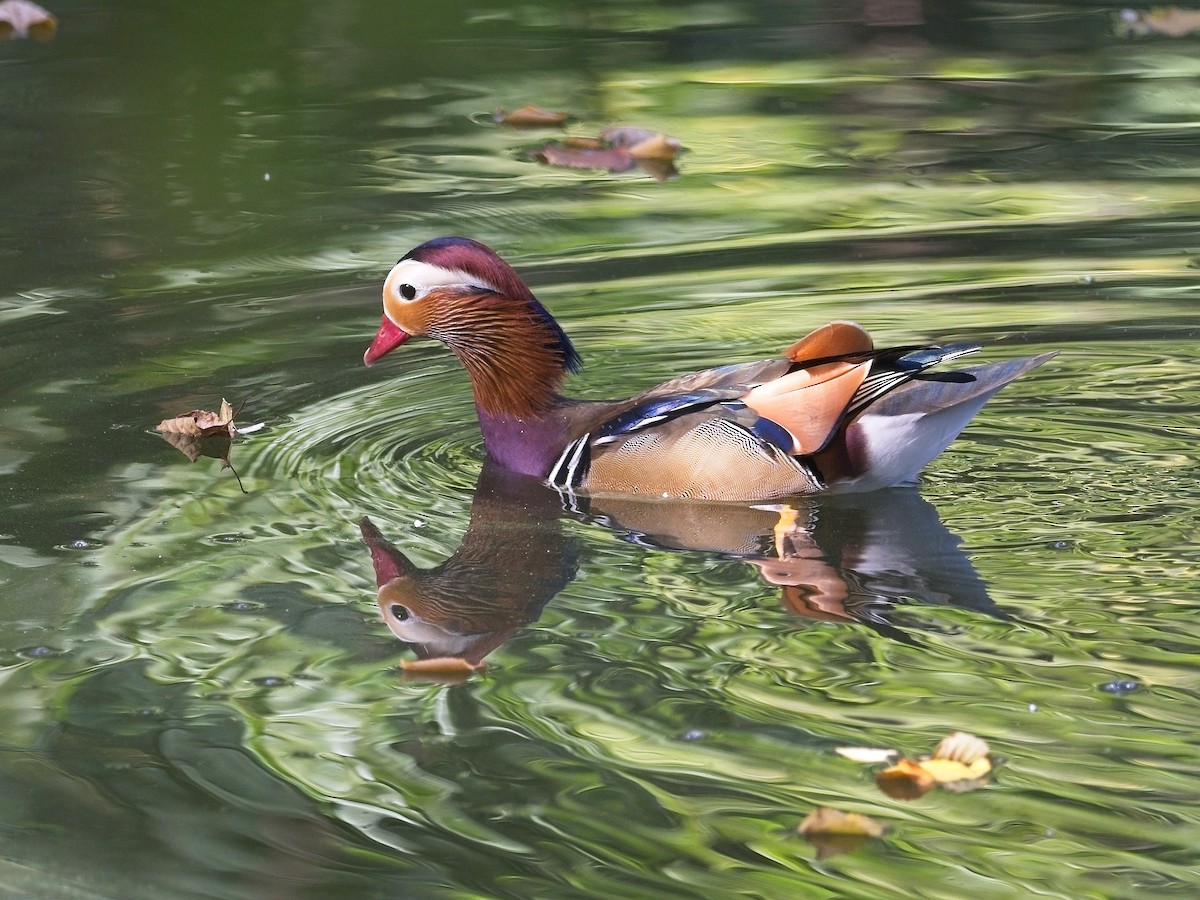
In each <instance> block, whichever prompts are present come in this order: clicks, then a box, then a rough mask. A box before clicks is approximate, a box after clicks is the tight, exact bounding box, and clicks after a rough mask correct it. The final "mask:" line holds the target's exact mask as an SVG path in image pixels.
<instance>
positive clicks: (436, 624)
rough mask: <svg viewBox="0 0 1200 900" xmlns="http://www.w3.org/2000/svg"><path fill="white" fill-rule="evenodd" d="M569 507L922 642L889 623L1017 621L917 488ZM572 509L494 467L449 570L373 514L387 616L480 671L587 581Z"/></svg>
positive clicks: (422, 646)
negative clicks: (898, 613) (778, 501)
mask: <svg viewBox="0 0 1200 900" xmlns="http://www.w3.org/2000/svg"><path fill="white" fill-rule="evenodd" d="M568 506H569V507H570V512H571V513H573V514H574V515H576V516H578V517H579V518H582V519H583V520H585V521H587V522H590V523H594V524H599V525H603V526H604V527H607V528H610V529H613V530H616V531H619V532H621V533H623V534H624V535H625V538H626V540H628V541H630V542H633V543H636V544H640V545H642V546H648V547H653V548H657V549H663V550H673V551H700V552H704V553H709V554H713V555H716V556H719V557H723V558H728V559H735V560H738V561H741V562H745V563H746V564H747V565H749V566H752V567H754V568H755V569H756V570H757V572H758V574H759V576H760V577H761V578H762V579H763V581H765V582H766V583H767V584H769V585H775V586H778V587H779V589H780V597H781V600H782V602H783V604H784V606H785V607H786V608H787V609H789V610H791V611H792V612H794V613H796V614H797V615H798V616H803V617H804V618H807V619H811V620H815V621H825V622H843V623H854V624H863V625H868V626H870V627H872V628H874V629H875V630H876V631H878V632H880V633H881V634H884V635H887V636H889V637H892V638H895V639H897V640H902V641H906V642H909V643H911V642H912V638H911V637H909V636H908V635H906V634H905V632H904V631H902V630H901V629H900V628H898V627H896V625H895V624H894V623H892V622H891V621H890V619H889V616H890V614H891V613H892V612H893V611H894V609H895V607H896V606H897V605H898V604H901V603H905V604H911V603H924V604H931V605H954V606H959V607H964V608H968V609H973V610H975V611H977V612H983V613H986V614H988V615H992V616H997V617H1004V614H1003V613H1002V612H1001V611H1000V610H999V609H998V608H997V607H995V605H994V604H993V603H992V600H991V598H990V597H989V596H988V593H987V588H986V587H985V585H984V583H983V581H982V580H981V579H980V578H979V576H978V574H977V573H976V572H975V570H974V568H973V567H972V565H971V563H970V561H969V560H968V559H967V557H966V555H965V554H964V553H963V552H962V550H961V549H960V548H959V543H960V540H959V538H958V537H956V536H955V535H954V534H952V533H951V532H950V531H949V530H948V529H947V528H946V526H945V525H944V524H942V521H941V519H940V518H939V516H938V514H937V511H936V510H935V509H934V507H933V506H932V505H931V504H930V503H928V502H927V501H926V500H924V499H923V498H922V497H921V496H920V495H919V494H918V493H917V491H915V490H912V489H895V490H889V491H878V492H875V493H871V494H859V495H850V496H845V497H825V498H821V499H820V500H813V501H807V502H803V503H799V502H797V503H796V504H794V505H773V506H739V505H734V504H728V505H718V504H686V503H659V502H641V501H637V500H630V499H624V498H622V499H614V498H572V501H571V503H570V504H568ZM563 517H564V508H563V504H561V503H560V500H559V497H558V496H557V495H556V494H555V493H553V492H551V491H548V490H547V489H546V488H545V486H544V485H542V484H541V483H540V482H538V481H535V480H532V479H529V478H526V477H524V476H520V475H515V474H513V473H511V472H507V471H504V470H502V469H499V468H497V467H495V466H492V465H490V464H487V465H485V466H484V468H483V471H482V473H481V474H480V477H479V482H478V484H477V485H476V489H475V497H474V500H473V502H472V505H471V517H470V524H469V526H468V528H467V532H466V534H465V535H464V536H463V539H462V543H461V544H460V545H459V547H458V550H457V551H455V553H454V555H453V556H451V557H450V558H449V559H447V560H446V561H445V562H443V563H442V564H441V565H439V566H436V567H434V568H432V569H420V568H417V567H416V566H414V565H413V564H412V562H411V561H410V560H409V559H408V558H407V557H406V556H405V555H404V554H403V553H402V552H401V551H400V550H399V549H398V548H397V547H396V546H395V545H394V544H392V543H389V542H388V541H387V540H385V539H384V537H383V535H382V534H381V533H380V531H379V530H378V528H376V526H375V525H374V524H373V523H372V522H371V520H370V519H369V518H364V519H363V520H362V523H361V530H362V537H363V542H364V543H365V544H366V546H367V548H368V549H369V550H370V552H371V560H372V564H373V566H374V569H375V576H376V583H377V585H378V587H379V594H378V603H379V609H380V612H381V613H382V615H383V618H384V621H385V622H386V623H387V625H388V627H389V628H390V629H391V630H392V632H393V633H394V634H395V635H396V636H397V637H398V638H400V640H402V641H404V642H405V643H406V644H408V645H409V646H410V647H411V648H412V649H413V651H414V652H415V653H416V655H417V657H418V658H419V659H434V658H438V657H449V658H453V659H457V660H465V661H466V662H467V663H469V664H471V665H472V666H477V665H478V664H479V663H481V662H482V660H483V659H484V657H486V656H487V655H488V654H489V653H491V652H492V651H493V650H495V649H496V648H497V647H499V646H500V645H501V644H503V643H504V642H505V641H506V640H508V639H509V638H510V637H512V636H513V635H514V634H516V633H517V632H518V631H519V630H520V629H521V628H523V627H525V626H526V625H529V624H530V623H532V622H534V621H535V620H536V619H537V618H538V616H539V615H540V614H541V611H542V609H543V608H544V607H545V605H546V604H547V603H548V602H549V601H550V600H551V599H552V598H553V597H554V596H555V595H556V594H557V593H558V592H559V591H561V590H562V589H563V588H564V587H566V586H567V585H568V584H569V583H570V582H571V581H572V580H573V579H574V577H575V574H576V570H577V568H578V562H579V553H580V544H579V542H577V541H575V540H573V539H571V538H570V537H568V536H567V535H566V534H565V533H564V531H563V528H562V519H563Z"/></svg>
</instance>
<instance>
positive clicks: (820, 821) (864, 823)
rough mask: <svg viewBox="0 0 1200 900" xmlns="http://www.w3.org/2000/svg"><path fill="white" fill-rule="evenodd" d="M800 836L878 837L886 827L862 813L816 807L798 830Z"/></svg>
mask: <svg viewBox="0 0 1200 900" xmlns="http://www.w3.org/2000/svg"><path fill="white" fill-rule="evenodd" d="M797 830H798V831H799V832H800V833H801V834H803V835H805V836H808V835H810V834H861V835H865V836H866V837H879V836H880V835H882V834H883V833H884V832H885V831H887V826H886V825H883V824H881V823H879V822H876V821H875V820H874V819H872V818H871V817H870V816H864V815H863V814H862V813H848V812H842V811H841V810H840V809H833V808H832V807H829V806H818V807H817V808H816V809H814V810H813V811H812V812H810V813H809V814H808V816H806V817H805V819H804V821H803V822H801V823H800V825H799V827H798V829H797Z"/></svg>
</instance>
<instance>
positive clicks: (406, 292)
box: [400, 284, 417, 300]
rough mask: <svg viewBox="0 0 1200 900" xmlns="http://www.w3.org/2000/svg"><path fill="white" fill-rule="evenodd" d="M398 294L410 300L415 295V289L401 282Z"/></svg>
mask: <svg viewBox="0 0 1200 900" xmlns="http://www.w3.org/2000/svg"><path fill="white" fill-rule="evenodd" d="M400 296H401V297H403V298H404V299H405V300H412V299H413V298H414V297H416V296H417V289H416V288H415V287H413V286H412V285H411V284H402V285H400Z"/></svg>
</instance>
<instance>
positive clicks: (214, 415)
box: [155, 399, 235, 437]
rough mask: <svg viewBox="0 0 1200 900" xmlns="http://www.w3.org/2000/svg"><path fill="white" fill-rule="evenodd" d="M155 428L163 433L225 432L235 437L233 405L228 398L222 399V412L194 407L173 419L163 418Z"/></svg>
mask: <svg viewBox="0 0 1200 900" xmlns="http://www.w3.org/2000/svg"><path fill="white" fill-rule="evenodd" d="M155 430H156V431H158V432H159V433H161V434H179V435H187V436H191V437H208V436H210V435H214V434H219V433H221V432H225V433H226V434H227V435H229V437H233V435H234V433H235V430H234V426H233V407H232V406H231V405H230V404H229V401H228V400H224V399H222V400H221V409H220V412H210V411H209V410H207V409H193V410H192V411H191V412H185V413H184V414H183V415H181V416H176V417H175V418H173V419H163V420H162V421H161V422H159V423H158V425H156V426H155Z"/></svg>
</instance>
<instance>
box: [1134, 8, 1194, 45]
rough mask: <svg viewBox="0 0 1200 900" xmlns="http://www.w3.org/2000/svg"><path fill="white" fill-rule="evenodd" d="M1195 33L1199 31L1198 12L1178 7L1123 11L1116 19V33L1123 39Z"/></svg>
mask: <svg viewBox="0 0 1200 900" xmlns="http://www.w3.org/2000/svg"><path fill="white" fill-rule="evenodd" d="M1195 31H1200V10H1195V9H1180V8H1179V7H1178V6H1160V7H1157V8H1155V9H1123V10H1121V12H1120V13H1119V14H1118V18H1117V33H1118V34H1120V35H1122V36H1123V37H1133V36H1135V35H1136V36H1144V35H1147V34H1163V35H1166V36H1167V37H1175V38H1177V37H1186V36H1187V35H1189V34H1192V33H1193V32H1195Z"/></svg>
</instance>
